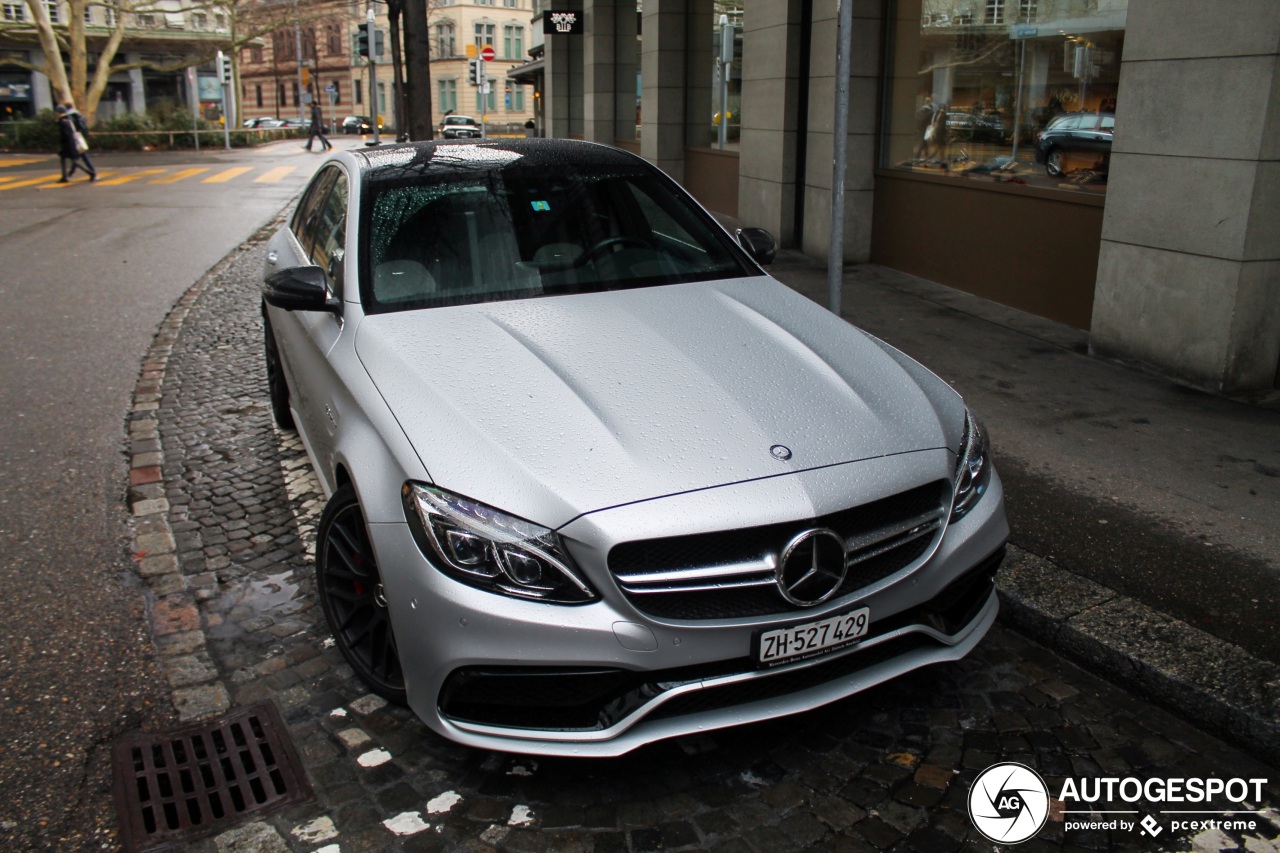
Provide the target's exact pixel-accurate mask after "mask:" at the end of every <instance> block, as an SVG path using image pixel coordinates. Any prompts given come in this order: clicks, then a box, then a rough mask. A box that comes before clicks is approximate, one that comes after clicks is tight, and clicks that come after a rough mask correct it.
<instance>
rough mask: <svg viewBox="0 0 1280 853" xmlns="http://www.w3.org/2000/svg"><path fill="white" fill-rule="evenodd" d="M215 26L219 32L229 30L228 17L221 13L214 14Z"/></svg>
mask: <svg viewBox="0 0 1280 853" xmlns="http://www.w3.org/2000/svg"><path fill="white" fill-rule="evenodd" d="M213 25H214V26H215V27H216V28H217V29H219V30H225V29H226V28H227V16H226V15H224V14H222V13H221V12H214V13H213Z"/></svg>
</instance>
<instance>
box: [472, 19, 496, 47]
mask: <svg viewBox="0 0 1280 853" xmlns="http://www.w3.org/2000/svg"><path fill="white" fill-rule="evenodd" d="M495 29H497V25H495V24H486V23H479V24H476V47H484V46H485V45H486V44H493V34H494V30H495Z"/></svg>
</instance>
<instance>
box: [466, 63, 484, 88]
mask: <svg viewBox="0 0 1280 853" xmlns="http://www.w3.org/2000/svg"><path fill="white" fill-rule="evenodd" d="M467 65H468V66H470V69H471V78H470V79H471V85H472V86H479V85H480V80H481V79H482V75H483V74H484V72H483V71H481V70H480V69H481V67H482V66H483V65H484V62H483V61H481V60H479V59H471V60H468V61H467Z"/></svg>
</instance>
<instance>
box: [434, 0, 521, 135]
mask: <svg viewBox="0 0 1280 853" xmlns="http://www.w3.org/2000/svg"><path fill="white" fill-rule="evenodd" d="M532 16H533V8H532V4H531V0H474V2H453V0H439V2H432V3H431V4H430V6H429V11H428V14H427V21H428V24H429V26H430V31H431V83H432V86H433V91H432V99H431V108H432V122H433V124H435V125H437V126H439V124H440V122H441V121H443V120H444V117H445V116H446V115H449V114H461V115H469V116H473V117H474V118H475V119H476V120H479V119H480V117H481V113H483V114H484V116H485V118H487V119H488V124H489V125H490V127H492V128H495V129H497V130H500V131H504V132H505V131H509V130H514V129H522V128H523V126H524V123H525V122H526V121H529V120H530V119H532V118H533V116H534V89H533V87H532V86H529V85H527V84H525V83H523V82H520V81H515V80H508V79H507V72H508V71H509V70H510V69H512V68H515V67H516V66H519V65H521V64H522V63H524V62H525V61H527V60H528V58H529V50H530V48H532V47H533V42H532V40H531V38H532V33H531V24H530V19H531V18H532ZM486 45H487V46H490V47H492V48H493V51H494V54H495V58H494V60H493V61H492V62H488V63H486V67H485V77H486V78H487V81H488V84H489V85H488V89H489V91H488V94H481V92H480V87H478V86H475V85H472V83H471V80H470V67H469V65H468V63H469V61H470V59H472V58H474V57H475V56H476V55H478V51H479V49H481V48H483V47H485V46H486Z"/></svg>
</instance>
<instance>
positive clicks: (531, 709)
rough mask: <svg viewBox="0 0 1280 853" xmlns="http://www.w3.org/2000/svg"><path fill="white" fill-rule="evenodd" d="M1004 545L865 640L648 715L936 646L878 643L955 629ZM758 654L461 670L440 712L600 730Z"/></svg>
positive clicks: (741, 698) (759, 692) (982, 596)
mask: <svg viewBox="0 0 1280 853" xmlns="http://www.w3.org/2000/svg"><path fill="white" fill-rule="evenodd" d="M1003 557H1004V549H1003V548H1001V549H1000V550H999V551H997V552H995V553H994V554H992V555H991V556H989V557H988V558H987V559H986V560H983V561H982V562H981V563H979V564H978V565H977V566H974V567H973V568H972V569H970V570H969V571H968V572H966V573H965V574H963V575H961V576H960V577H959V578H957V579H956V580H954V581H952V582H951V583H950V584H949V585H948V586H947V587H946V589H944V590H943V591H942V592H940V593H938V594H937V595H936V596H934V597H933V598H932V599H931V600H930V601H928V602H926V603H924V604H921V605H919V606H917V607H914V608H912V609H910V610H907V611H904V612H902V613H899V614H897V615H895V616H890V617H887V618H885V619H881V620H878V621H876V622H873V623H872V625H871V631H870V633H869V634H868V636H867V638H866V639H865V640H863V641H862V647H861V648H859V649H855V650H854V651H851V652H848V653H846V654H842V655H838V656H835V657H832V658H831V659H830V660H828V661H821V662H818V663H815V664H813V665H810V666H807V667H780V668H779V669H777V670H774V671H770V672H769V674H767V675H764V676H763V677H760V678H754V679H748V680H745V681H740V682H728V683H721V684H714V683H713V684H711V685H709V686H707V687H705V688H704V689H702V690H694V691H691V692H689V693H686V694H684V695H682V696H677V697H673V698H672V699H671V700H670V701H669V702H667V703H666V704H663V705H661V706H660V707H658V708H655V709H653V711H652V713H651V714H650V715H649V718H651V719H661V718H671V717H679V716H684V715H687V714H694V713H697V712H699V711H708V710H715V709H720V708H730V707H733V706H735V705H740V704H744V703H747V702H753V701H756V700H759V699H771V698H778V697H781V696H787V695H790V694H793V693H799V692H802V691H804V690H808V689H809V688H811V687H816V686H818V685H821V684H825V683H827V682H829V681H833V680H836V679H839V678H842V677H845V676H847V675H851V674H853V673H855V672H858V671H861V670H864V669H867V668H868V667H871V666H875V665H876V664H879V663H883V662H884V661H888V660H892V659H893V658H895V657H898V656H901V655H904V654H907V653H908V652H911V651H915V650H917V649H927V648H936V647H937V646H938V645H939V643H938V641H937V640H936V639H934V638H933V637H931V636H929V635H928V634H924V633H920V632H911V633H908V634H904V635H903V636H900V637H895V638H893V639H891V640H886V641H884V642H882V643H879V644H876V645H867V643H868V642H869V641H871V640H873V639H875V638H876V637H882V636H884V635H886V634H889V633H891V632H893V631H898V630H901V629H904V628H910V627H911V626H913V625H922V626H927V627H930V628H933V629H934V630H937V631H939V632H941V633H943V634H944V635H947V636H955V635H956V634H958V633H960V632H961V631H963V630H964V629H965V628H966V627H968V626H969V625H970V624H972V622H973V620H974V619H976V618H977V617H978V614H979V613H981V612H982V608H983V606H984V605H986V603H987V600H988V599H989V598H990V597H991V590H992V588H993V587H994V579H995V573H996V569H997V568H998V567H999V565H1000V561H1001V559H1003ZM753 670H754V664H753V663H752V660H751V658H749V657H746V658H734V659H730V660H722V661H716V662H714V663H707V664H698V665H695V666H686V667H680V668H677V669H662V670H649V671H639V672H635V671H627V670H620V669H597V668H590V669H589V668H582V667H578V668H556V667H530V666H503V667H462V668H460V669H456V670H454V671H453V673H451V674H450V676H449V677H448V679H446V680H445V683H444V686H443V688H442V689H441V691H440V699H439V703H440V712H441V714H443V715H444V716H445V717H447V718H449V719H451V720H455V721H457V722H462V723H474V724H478V725H485V726H498V727H502V728H510V729H525V730H531V731H539V730H540V731H579V732H590V731H601V730H603V729H608V728H610V727H612V726H614V725H616V724H617V723H619V722H621V721H622V720H625V719H627V718H628V717H631V716H632V715H634V714H636V713H640V712H642V709H643V708H644V707H645V706H646V705H648V704H649V703H651V702H652V701H653V700H655V699H657V698H658V697H660V696H662V695H663V694H664V693H667V692H668V691H670V690H672V689H674V688H676V687H678V686H681V685H686V684H689V683H692V682H699V681H705V682H715V681H716V680H717V679H720V678H723V677H724V676H729V675H736V674H739V673H746V672H752V671H753Z"/></svg>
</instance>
